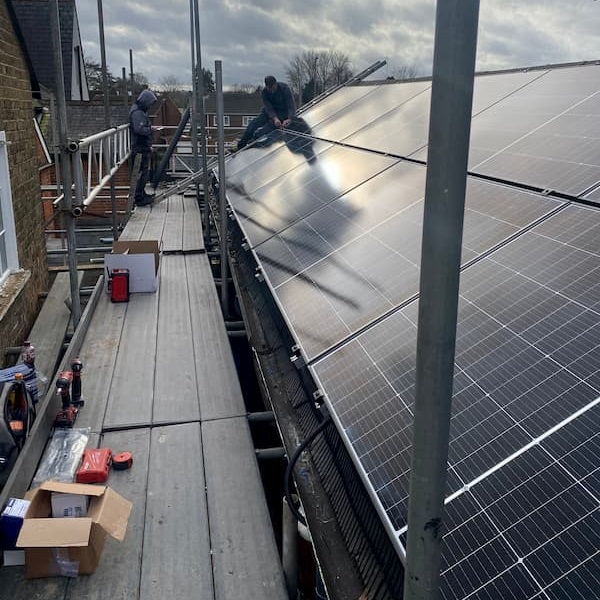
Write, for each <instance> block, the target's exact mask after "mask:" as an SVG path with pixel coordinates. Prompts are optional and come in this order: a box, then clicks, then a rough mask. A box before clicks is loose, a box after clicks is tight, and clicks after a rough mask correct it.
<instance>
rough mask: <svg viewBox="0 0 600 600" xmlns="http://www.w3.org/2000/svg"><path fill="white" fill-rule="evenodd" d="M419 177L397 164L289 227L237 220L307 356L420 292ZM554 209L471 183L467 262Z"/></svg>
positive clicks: (419, 172)
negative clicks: (277, 230)
mask: <svg viewBox="0 0 600 600" xmlns="http://www.w3.org/2000/svg"><path fill="white" fill-rule="evenodd" d="M424 178H425V169H424V168H423V167H421V166H420V165H414V164H410V163H399V164H397V165H394V166H393V167H392V168H391V169H388V170H386V171H385V172H383V173H381V174H380V175H378V176H376V177H373V178H372V179H371V180H369V181H368V182H366V183H365V184H363V185H361V186H359V187H357V188H355V189H353V190H352V191H351V192H350V193H348V194H346V195H342V196H339V197H337V198H332V199H333V201H332V202H331V203H330V204H329V205H328V206H327V207H324V208H321V209H319V210H316V211H315V212H313V213H312V214H310V215H309V216H307V217H306V218H304V219H299V218H298V219H297V222H296V221H294V222H293V223H292V218H291V217H290V218H289V219H288V220H289V221H290V223H291V225H290V226H289V227H288V228H286V229H283V228H282V223H283V220H281V221H278V220H275V221H274V220H273V218H272V216H271V215H267V214H264V215H263V216H261V217H260V218H259V217H255V218H256V219H257V220H258V221H259V222H260V224H261V225H260V226H261V227H262V230H261V231H258V226H254V227H252V226H250V225H249V224H248V223H247V222H245V221H244V219H242V220H241V226H242V228H243V229H244V231H245V232H246V233H247V237H248V238H249V239H250V240H251V241H252V242H253V244H254V245H255V247H256V248H255V249H256V254H257V257H258V260H259V262H260V264H261V265H262V270H263V273H264V275H265V277H266V279H267V282H268V283H269V284H270V285H271V287H272V288H273V292H274V294H275V296H276V297H277V298H278V301H279V303H280V305H281V306H282V309H283V311H284V315H285V318H286V319H287V321H288V324H289V326H290V328H291V329H292V331H293V332H294V333H295V335H296V337H297V339H298V340H299V341H300V343H301V346H302V348H303V350H304V351H305V352H306V355H307V357H308V358H309V359H313V358H315V357H316V356H317V355H318V354H320V353H322V352H325V351H326V350H327V349H328V348H330V347H331V346H334V345H336V344H339V343H341V342H342V341H343V339H344V338H346V337H348V336H349V335H352V334H353V333H355V332H356V331H358V330H359V329H360V328H361V327H363V326H365V325H367V324H368V323H370V322H371V321H373V320H375V319H377V318H379V317H381V316H382V315H383V314H385V313H386V312H388V311H390V310H392V309H393V308H394V307H396V306H399V305H400V304H401V303H403V302H405V301H407V300H409V299H410V298H411V297H413V296H414V295H415V294H417V292H418V284H419V261H420V247H421V229H422V211H423V204H422V199H423V189H424ZM292 187H294V186H292ZM307 202H308V200H307V199H306V197H305V198H304V199H303V204H302V205H301V204H300V203H299V202H295V203H288V202H284V203H283V206H286V207H287V206H288V204H292V205H293V206H304V205H305V204H306V203H307ZM559 205H560V203H557V202H556V201H553V200H549V199H545V198H542V197H540V196H536V195H533V194H529V193H527V192H522V191H515V190H511V189H510V188H506V187H503V186H498V185H496V184H492V183H488V182H481V181H476V180H470V182H469V187H468V197H467V203H466V207H467V210H466V219H465V233H464V249H463V262H468V261H469V260H472V259H473V258H475V257H477V256H479V255H481V254H482V253H484V252H486V251H488V250H489V249H490V248H492V247H493V246H495V245H496V244H499V243H501V242H502V241H504V240H506V239H509V238H510V237H511V236H512V235H514V234H515V233H516V232H518V231H519V230H521V229H522V228H525V227H527V226H529V225H531V224H532V223H533V222H534V221H535V220H536V219H540V218H541V217H542V216H544V215H546V214H548V212H550V211H551V210H553V209H555V208H556V207H557V206H559ZM511 211H512V212H511ZM253 214H255V215H256V213H253ZM279 216H280V215H279V214H278V217H279ZM296 216H298V217H299V215H298V214H297V213H296ZM267 223H268V224H272V223H275V225H274V226H273V227H271V225H269V230H273V229H280V233H279V234H278V235H275V236H271V238H272V239H268V241H265V242H261V240H263V239H264V240H267V238H268V235H267V233H268V232H267V231H265V224H267ZM315 330H316V331H315ZM317 331H318V333H317Z"/></svg>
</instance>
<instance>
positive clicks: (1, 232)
mask: <svg viewBox="0 0 600 600" xmlns="http://www.w3.org/2000/svg"><path fill="white" fill-rule="evenodd" d="M18 268H19V255H18V253H17V233H16V230H15V216H14V213H13V203H12V192H11V187H10V171H9V169H8V143H7V141H6V133H5V132H4V131H0V283H2V282H3V281H4V280H5V279H6V278H7V277H8V276H9V275H10V274H11V273H12V272H14V271H15V270H16V269H18Z"/></svg>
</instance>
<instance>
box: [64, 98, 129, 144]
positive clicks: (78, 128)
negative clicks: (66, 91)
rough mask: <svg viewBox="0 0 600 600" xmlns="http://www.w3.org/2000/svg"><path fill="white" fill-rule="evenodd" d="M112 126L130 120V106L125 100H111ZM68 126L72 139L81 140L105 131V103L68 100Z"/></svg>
mask: <svg viewBox="0 0 600 600" xmlns="http://www.w3.org/2000/svg"><path fill="white" fill-rule="evenodd" d="M109 108H110V126H111V127H117V126H119V125H123V124H124V123H127V122H128V114H129V106H125V104H124V102H123V100H118V101H117V102H111V104H110V106H109ZM67 124H68V125H67V128H68V135H69V138H71V139H76V140H81V139H83V138H85V137H88V136H90V135H92V134H94V133H98V132H99V131H104V130H105V129H106V127H105V121H104V104H102V103H96V102H76V101H73V102H67Z"/></svg>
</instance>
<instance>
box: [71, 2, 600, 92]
mask: <svg viewBox="0 0 600 600" xmlns="http://www.w3.org/2000/svg"><path fill="white" fill-rule="evenodd" d="M101 1H102V13H103V20H104V39H105V46H106V61H107V66H108V69H109V70H110V71H111V73H112V74H113V76H115V77H120V76H121V74H122V69H123V67H125V68H126V69H127V73H129V50H130V49H131V50H132V54H133V70H134V72H136V73H142V74H143V75H144V76H145V77H146V78H147V79H148V81H149V82H150V84H151V85H152V86H157V84H159V83H160V82H161V80H164V79H165V78H171V79H172V78H175V79H176V80H177V82H178V83H180V84H189V83H191V54H192V51H191V47H190V38H191V26H190V1H191V0H143V1H142V0H101ZM197 2H198V6H199V14H200V40H201V43H200V48H201V62H202V66H203V67H204V68H205V69H208V70H210V71H211V72H213V73H215V61H216V60H220V61H221V64H222V77H223V85H224V87H225V88H226V89H227V88H228V87H231V86H233V85H235V84H239V85H243V84H251V85H259V84H262V82H263V79H264V77H265V75H269V74H272V75H275V77H277V79H281V80H283V81H285V70H286V66H287V65H288V64H289V62H290V60H292V59H293V58H294V57H295V56H298V55H301V54H302V53H303V52H305V51H308V50H314V51H317V52H319V51H336V52H343V53H344V54H346V55H347V56H348V58H349V59H350V63H351V68H352V70H353V71H354V72H355V73H358V72H360V71H362V70H364V69H366V68H367V67H369V66H370V65H372V64H373V63H375V62H376V61H378V60H385V61H387V64H386V65H385V66H384V67H382V68H381V69H379V70H378V71H377V73H376V74H375V75H376V77H377V78H384V77H388V76H393V75H394V74H397V73H398V71H399V70H400V69H402V68H403V67H410V68H412V69H416V70H417V72H418V73H419V74H420V75H430V74H431V68H432V61H433V42H434V33H435V11H436V8H435V7H436V2H435V0H197ZM76 6H77V13H78V17H79V25H80V30H81V38H82V45H83V52H84V56H85V58H86V59H90V60H93V61H95V62H100V44H99V39H100V36H99V23H98V0H76ZM599 31H600V0H598V1H596V0H480V4H479V29H478V40H477V63H476V69H477V71H487V70H498V69H508V68H517V67H532V66H539V65H546V64H555V63H565V62H579V61H585V60H596V59H600V34H599Z"/></svg>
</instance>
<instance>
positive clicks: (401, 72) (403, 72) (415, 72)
mask: <svg viewBox="0 0 600 600" xmlns="http://www.w3.org/2000/svg"><path fill="white" fill-rule="evenodd" d="M418 76H419V69H417V67H416V66H415V65H405V66H403V67H396V68H395V69H394V70H393V72H392V77H393V78H394V79H398V80H400V81H402V80H403V79H414V78H415V77H418Z"/></svg>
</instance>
